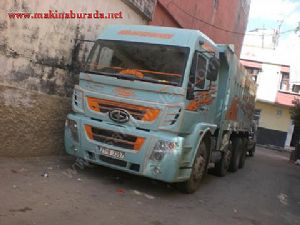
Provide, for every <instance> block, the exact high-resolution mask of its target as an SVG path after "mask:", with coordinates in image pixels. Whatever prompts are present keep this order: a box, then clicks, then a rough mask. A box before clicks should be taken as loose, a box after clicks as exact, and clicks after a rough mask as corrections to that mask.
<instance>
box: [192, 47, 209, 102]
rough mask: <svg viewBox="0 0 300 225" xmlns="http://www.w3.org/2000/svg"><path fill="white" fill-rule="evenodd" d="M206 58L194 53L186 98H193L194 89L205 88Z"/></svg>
mask: <svg viewBox="0 0 300 225" xmlns="http://www.w3.org/2000/svg"><path fill="white" fill-rule="evenodd" d="M207 64H208V59H207V58H206V57H205V56H204V55H202V54H200V53H198V52H197V53H195V55H194V58H193V63H192V67H191V71H190V77H189V83H188V91H187V99H188V100H192V99H194V91H195V90H200V89H204V88H205V79H206V74H207Z"/></svg>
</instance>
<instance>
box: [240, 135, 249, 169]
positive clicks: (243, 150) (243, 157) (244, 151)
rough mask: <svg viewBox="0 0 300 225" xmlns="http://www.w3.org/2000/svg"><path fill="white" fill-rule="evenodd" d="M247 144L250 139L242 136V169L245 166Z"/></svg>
mask: <svg viewBox="0 0 300 225" xmlns="http://www.w3.org/2000/svg"><path fill="white" fill-rule="evenodd" d="M247 145H248V139H247V138H242V148H241V151H242V153H241V159H240V164H239V168H240V169H242V168H244V166H245V162H246V154H247Z"/></svg>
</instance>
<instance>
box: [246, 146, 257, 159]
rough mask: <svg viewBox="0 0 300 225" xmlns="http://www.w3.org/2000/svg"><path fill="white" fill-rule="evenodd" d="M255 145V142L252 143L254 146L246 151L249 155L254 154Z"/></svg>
mask: <svg viewBox="0 0 300 225" xmlns="http://www.w3.org/2000/svg"><path fill="white" fill-rule="evenodd" d="M255 147H256V146H255V144H254V146H253V147H252V148H251V149H250V150H249V151H248V153H249V156H250V157H253V156H254V152H255Z"/></svg>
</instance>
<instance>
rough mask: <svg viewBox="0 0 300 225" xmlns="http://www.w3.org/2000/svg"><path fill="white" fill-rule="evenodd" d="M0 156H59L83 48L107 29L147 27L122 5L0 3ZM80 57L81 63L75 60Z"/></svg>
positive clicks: (101, 1)
mask: <svg viewBox="0 0 300 225" xmlns="http://www.w3.org/2000/svg"><path fill="white" fill-rule="evenodd" d="M0 9H1V10H0V68H1V70H0V115H1V116H0V126H1V131H0V143H1V147H0V156H3V155H9V156H20V155H23V156H25V155H41V154H52V153H58V152H62V150H63V127H64V119H65V116H66V114H67V113H68V112H69V111H70V105H71V102H70V99H69V98H68V97H69V96H70V95H71V93H72V89H73V86H74V84H75V83H76V82H77V79H78V66H77V65H78V63H79V62H80V61H81V60H82V57H81V56H84V55H85V54H86V53H87V48H86V47H83V45H78V42H76V41H75V40H76V39H91V40H93V39H95V37H96V36H97V35H98V34H99V33H100V32H101V30H102V29H103V28H104V27H105V25H108V24H147V21H146V20H145V19H144V18H145V17H142V16H141V14H140V12H138V10H135V9H134V8H132V7H130V6H128V5H127V4H125V3H124V2H123V1H121V0H110V1H107V0H97V1H94V0H85V1H82V0H72V3H71V1H63V0H48V1H40V0H1V1H0ZM50 9H51V10H58V11H60V12H61V11H65V12H67V11H69V10H70V9H72V10H73V11H76V12H94V11H95V10H99V11H103V12H119V11H122V13H123V18H124V19H122V20H97V19H82V20H80V19H76V20H59V19H36V20H34V19H27V20H17V19H15V20H13V19H9V18H8V15H7V12H48V10H50ZM79 57H81V58H79Z"/></svg>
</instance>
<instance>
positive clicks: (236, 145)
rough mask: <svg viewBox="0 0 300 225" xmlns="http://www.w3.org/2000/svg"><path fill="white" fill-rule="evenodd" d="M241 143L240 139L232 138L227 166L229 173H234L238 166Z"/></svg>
mask: <svg viewBox="0 0 300 225" xmlns="http://www.w3.org/2000/svg"><path fill="white" fill-rule="evenodd" d="M242 148H243V143H242V139H241V138H240V137H234V138H232V157H231V162H230V166H229V170H230V171H231V172H236V171H237V170H238V168H239V165H240V159H241V153H242Z"/></svg>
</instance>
